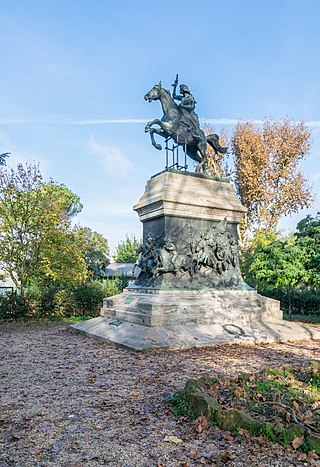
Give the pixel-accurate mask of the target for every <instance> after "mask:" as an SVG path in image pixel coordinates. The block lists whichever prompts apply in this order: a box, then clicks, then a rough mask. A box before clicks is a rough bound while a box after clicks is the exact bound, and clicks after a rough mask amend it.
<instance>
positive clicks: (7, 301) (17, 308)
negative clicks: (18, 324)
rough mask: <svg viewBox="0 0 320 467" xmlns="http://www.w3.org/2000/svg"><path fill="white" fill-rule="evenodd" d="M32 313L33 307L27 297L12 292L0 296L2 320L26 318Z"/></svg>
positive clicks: (0, 316)
mask: <svg viewBox="0 0 320 467" xmlns="http://www.w3.org/2000/svg"><path fill="white" fill-rule="evenodd" d="M30 312H31V306H30V304H29V300H28V298H27V297H26V296H21V295H18V294H17V292H12V293H10V294H8V295H1V296H0V319H12V318H14V319H16V318H24V317H26V316H27V315H28V314H30Z"/></svg>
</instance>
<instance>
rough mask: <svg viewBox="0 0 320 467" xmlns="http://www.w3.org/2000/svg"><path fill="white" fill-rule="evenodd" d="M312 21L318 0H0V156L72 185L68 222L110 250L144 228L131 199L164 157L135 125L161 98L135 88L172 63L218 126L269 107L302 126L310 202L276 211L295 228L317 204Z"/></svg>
mask: <svg viewBox="0 0 320 467" xmlns="http://www.w3.org/2000/svg"><path fill="white" fill-rule="evenodd" d="M319 21H320V2H319V1H318V0H259V1H257V0H224V1H223V2H221V0H219V1H216V0H198V1H197V2H191V1H187V0H184V1H180V0H176V1H172V0H171V1H167V0H161V1H160V0H158V1H152V0H148V1H144V0H142V1H139V0H136V1H134V2H133V1H129V0H126V1H123V0H117V1H113V0H90V2H89V1H87V0H49V1H45V0H41V1H40V0H32V1H29V0H0V26H1V27H0V44H1V47H0V63H1V73H0V88H1V91H2V92H1V99H0V153H2V152H11V156H10V158H9V159H8V164H7V165H8V166H10V167H14V166H15V165H16V164H17V163H19V162H23V163H26V162H32V163H33V162H35V163H40V169H41V171H42V173H43V174H44V176H45V177H46V178H47V179H49V178H51V179H53V180H55V181H57V182H59V183H64V184H65V185H67V186H68V187H69V188H70V189H71V190H73V191H74V192H75V193H77V194H78V195H79V196H80V198H81V201H82V203H83V205H84V207H83V210H82V212H81V213H80V214H79V215H78V216H77V219H76V221H77V222H78V223H80V224H81V225H83V226H88V227H90V228H91V229H93V230H96V231H97V232H100V233H102V234H103V235H104V236H105V237H106V238H107V239H108V240H109V244H110V246H111V250H112V252H114V248H115V247H116V245H117V244H118V242H119V241H121V240H124V239H125V237H126V235H129V236H133V235H135V236H136V237H138V238H140V237H141V235H142V224H141V223H140V221H139V220H138V215H137V214H136V213H135V212H134V211H133V209H132V206H133V205H134V204H135V203H136V202H137V201H138V199H139V198H140V196H141V195H142V194H143V192H144V187H145V185H146V182H147V180H148V179H149V178H150V177H151V176H152V175H154V174H156V173H158V172H161V171H162V170H163V169H164V164H165V162H164V160H165V156H164V153H163V152H160V151H157V150H156V149H155V148H154V147H153V146H151V143H150V137H149V135H148V134H146V133H145V132H144V127H145V124H146V122H147V121H148V120H152V119H154V118H161V116H162V112H161V108H160V103H159V102H152V103H148V102H146V101H144V99H143V97H144V95H145V94H146V92H147V91H149V90H150V89H151V88H152V87H153V85H154V84H156V83H158V82H159V81H160V80H161V81H162V85H163V86H164V87H166V88H167V89H169V88H171V84H172V83H173V81H174V78H175V76H176V74H177V73H178V74H179V81H180V83H185V84H187V85H188V86H189V87H190V89H191V92H192V93H193V95H194V96H195V98H196V100H197V107H196V112H197V114H198V115H199V117H200V121H201V123H205V122H211V123H212V124H213V125H214V126H215V129H216V131H217V132H218V133H219V131H221V129H222V128H225V129H226V130H228V131H232V128H233V126H234V124H235V122H236V121H237V120H239V119H251V120H253V121H258V120H261V119H264V118H265V117H270V118H274V119H282V118H286V117H288V118H291V119H293V120H294V121H301V120H303V121H305V122H306V123H307V124H308V125H309V126H310V129H311V130H312V139H313V143H312V147H311V151H310V155H309V156H308V158H307V160H306V161H304V162H303V163H302V165H301V169H302V170H303V171H304V173H305V175H306V176H307V178H308V179H309V180H310V183H311V185H312V186H313V191H314V193H315V195H316V201H315V204H314V205H313V207H312V208H311V209H309V210H304V211H302V212H300V213H299V214H298V215H294V216H292V217H291V218H286V219H284V220H283V221H281V223H280V228H282V229H284V231H289V230H290V229H291V230H293V229H294V227H295V225H296V223H297V221H298V220H299V219H301V218H302V217H304V216H305V215H306V214H307V213H311V214H313V215H314V214H315V213H316V212H317V211H318V210H320V205H319V196H320V115H319V111H320V78H319V75H320V62H319V59H318V58H319V49H320V28H319ZM162 141H163V140H162ZM159 142H161V141H159ZM189 167H190V168H191V167H192V162H191V161H189Z"/></svg>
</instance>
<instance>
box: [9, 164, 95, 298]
mask: <svg viewBox="0 0 320 467" xmlns="http://www.w3.org/2000/svg"><path fill="white" fill-rule="evenodd" d="M81 209H82V205H81V203H80V200H79V197H78V196H77V195H75V194H74V193H72V192H71V191H70V190H69V189H68V188H67V187H66V186H64V185H59V184H57V183H55V182H53V181H51V182H45V181H44V179H43V177H42V175H41V172H40V170H39V167H38V166H37V165H33V164H27V165H26V166H25V167H24V166H23V165H22V164H18V166H17V169H16V170H14V169H3V170H1V171H0V268H1V269H2V270H3V271H4V273H5V274H6V275H8V276H9V277H10V278H11V279H12V281H13V282H14V284H15V285H16V286H17V288H18V289H19V290H20V292H21V293H23V291H24V289H25V287H26V286H27V285H29V284H31V283H32V282H33V281H43V280H51V281H63V280H66V281H71V282H72V281H73V282H75V281H79V280H81V279H82V278H84V277H85V276H86V273H87V271H86V265H85V261H84V258H83V249H82V248H83V246H82V245H81V244H80V242H79V239H78V237H77V236H76V234H75V231H74V229H73V228H72V226H71V217H72V216H74V215H75V214H76V213H78V212H79V211H80V210H81Z"/></svg>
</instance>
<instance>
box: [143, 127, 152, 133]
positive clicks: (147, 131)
mask: <svg viewBox="0 0 320 467" xmlns="http://www.w3.org/2000/svg"><path fill="white" fill-rule="evenodd" d="M150 130H151V128H150V127H149V126H148V125H147V126H146V127H145V129H144V132H145V133H149V131H150Z"/></svg>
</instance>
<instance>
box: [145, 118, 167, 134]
mask: <svg viewBox="0 0 320 467" xmlns="http://www.w3.org/2000/svg"><path fill="white" fill-rule="evenodd" d="M153 125H159V127H160V128H161V130H163V131H165V132H166V133H169V134H170V133H171V130H172V125H171V124H170V123H169V122H163V121H162V120H159V119H158V118H155V119H154V120H151V121H150V122H148V123H147V124H146V126H145V129H144V131H145V132H146V133H148V132H150V130H151V127H152V126H153ZM157 130H160V129H157ZM159 134H160V133H159Z"/></svg>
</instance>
